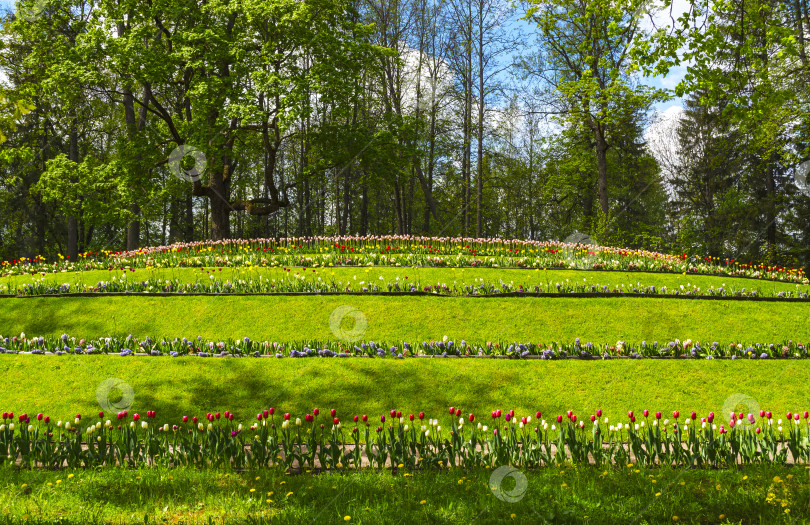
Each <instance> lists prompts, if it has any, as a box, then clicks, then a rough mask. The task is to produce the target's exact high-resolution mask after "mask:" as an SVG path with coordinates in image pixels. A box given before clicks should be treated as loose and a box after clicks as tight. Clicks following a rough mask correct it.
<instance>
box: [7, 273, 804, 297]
mask: <svg viewBox="0 0 810 525" xmlns="http://www.w3.org/2000/svg"><path fill="white" fill-rule="evenodd" d="M211 274H214V275H216V277H217V278H219V279H221V280H230V281H234V280H239V279H245V280H246V279H249V278H253V279H255V280H258V279H259V277H260V276H261V277H262V278H264V279H280V278H284V277H291V276H295V275H299V276H303V275H305V276H306V278H307V279H309V280H313V279H315V280H317V279H318V278H320V279H322V280H324V281H327V282H331V281H332V280H335V281H343V282H348V281H351V282H352V283H354V284H355V285H358V286H359V283H360V282H365V283H377V284H381V283H386V282H389V281H395V280H396V279H397V278H399V280H400V282H401V283H405V282H415V281H418V282H420V283H421V284H422V285H423V286H426V285H428V284H437V283H444V284H447V285H452V283H454V282H455V283H458V285H462V284H469V285H473V284H474V283H475V281H476V279H478V280H484V281H491V282H492V283H495V284H497V283H500V282H501V281H503V282H506V283H509V282H514V284H515V285H519V284H522V285H524V288H533V287H534V285H539V286H541V287H542V288H543V289H545V290H552V289H553V287H554V285H555V283H557V282H560V283H564V282H565V281H566V280H568V281H569V282H571V283H574V282H576V283H585V284H588V285H596V286H600V287H601V286H603V285H604V286H608V287H609V288H610V289H613V288H619V287H620V285H624V286H625V289H632V287H633V286H639V285H641V286H656V287H657V288H658V289H660V288H661V287H662V286H666V287H667V288H669V289H671V290H675V289H678V288H679V287H680V286H681V285H683V286H684V287H686V286H687V285H694V286H697V287H699V288H700V289H702V290H707V289H708V288H709V287H710V286H714V287H715V288H718V287H720V286H723V287H724V288H726V289H734V290H739V289H741V288H745V289H746V290H758V291H759V292H760V293H762V294H772V293H774V292H780V291H797V290H798V291H801V292H809V291H810V286H805V285H796V284H789V283H780V282H772V281H765V280H759V279H742V278H728V277H714V276H705V275H682V274H657V273H634V272H618V271H590V270H589V271H574V270H511V269H498V268H458V269H454V268H385V267H373V268H342V267H336V268H309V269H305V268H301V267H298V268H291V269H290V271H285V270H284V269H282V268H255V267H254V268H223V269H222V271H219V269H214V268H208V269H206V271H201V270H200V269H199V268H196V269H192V268H162V269H151V270H144V269H139V270H135V271H134V272H123V271H107V270H103V271H101V270H96V271H88V272H71V273H59V274H45V275H44V276H43V275H37V276H30V275H18V276H13V277H6V278H4V279H1V280H0V285H4V286H7V287H8V288H10V289H15V288H17V287H19V286H22V285H25V284H31V283H33V282H35V281H36V282H40V281H42V280H43V279H44V282H46V283H53V284H59V285H61V284H65V283H67V284H70V285H71V287H72V288H76V287H77V286H78V285H81V284H87V285H95V284H96V283H97V282H99V281H109V280H111V279H112V278H113V277H116V278H119V279H120V278H121V276H123V275H126V278H127V280H128V281H130V282H132V281H143V280H146V279H152V280H157V279H179V280H180V281H181V282H183V283H194V282H207V281H209V280H210V276H211ZM380 277H382V280H380ZM406 277H407V279H406Z"/></svg>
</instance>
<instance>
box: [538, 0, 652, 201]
mask: <svg viewBox="0 0 810 525" xmlns="http://www.w3.org/2000/svg"><path fill="white" fill-rule="evenodd" d="M644 5H645V1H644V0H631V1H629V2H627V1H618V0H596V1H588V0H555V1H549V0H533V1H532V2H531V7H530V8H529V10H528V11H527V13H526V17H525V18H526V19H528V20H530V21H532V22H533V23H535V24H536V27H537V32H536V35H537V38H538V41H539V43H540V55H539V56H537V57H535V59H534V60H527V61H526V62H524V67H527V68H529V69H530V70H531V71H532V72H533V73H534V74H536V75H538V76H540V77H541V78H542V80H543V82H544V83H545V84H546V86H547V88H548V89H549V90H550V91H552V92H553V93H555V94H557V108H556V111H557V112H558V113H559V115H560V120H561V122H563V123H565V124H567V125H571V126H580V125H582V126H584V127H585V128H586V129H588V130H589V132H590V136H591V143H592V147H593V148H594V151H595V153H596V161H597V192H596V193H597V197H598V200H599V205H600V208H601V212H602V213H603V214H604V215H608V214H609V213H610V200H609V195H608V155H607V152H608V149H609V148H610V147H611V143H610V141H609V137H610V136H611V129H612V127H613V126H614V124H615V122H616V119H617V114H618V112H619V111H620V109H621V108H626V107H630V108H641V107H647V106H649V105H650V104H651V103H652V102H655V101H658V100H664V99H665V97H666V93H665V92H663V91H661V90H656V89H652V88H649V87H645V86H639V85H634V84H633V83H632V82H631V80H630V75H631V74H632V73H633V72H634V71H635V64H634V63H633V61H632V60H631V56H630V51H631V49H632V48H633V47H634V46H636V45H639V38H642V40H643V35H644V32H643V31H642V29H641V15H640V14H639V13H640V10H641V8H642V7H643V6H644Z"/></svg>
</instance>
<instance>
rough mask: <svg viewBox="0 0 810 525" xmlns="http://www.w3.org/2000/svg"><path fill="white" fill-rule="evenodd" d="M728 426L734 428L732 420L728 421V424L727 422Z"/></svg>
mask: <svg viewBox="0 0 810 525" xmlns="http://www.w3.org/2000/svg"><path fill="white" fill-rule="evenodd" d="M728 426H730V427H734V420H733V419H732V420H731V421H729V422H728Z"/></svg>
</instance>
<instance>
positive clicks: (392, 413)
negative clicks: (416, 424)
mask: <svg viewBox="0 0 810 525" xmlns="http://www.w3.org/2000/svg"><path fill="white" fill-rule="evenodd" d="M395 417H397V411H396V410H392V411H391V419H393V418H395Z"/></svg>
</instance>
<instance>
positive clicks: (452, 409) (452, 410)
mask: <svg viewBox="0 0 810 525" xmlns="http://www.w3.org/2000/svg"><path fill="white" fill-rule="evenodd" d="M447 412H448V413H449V414H450V415H451V416H452V415H453V414H455V413H456V407H450V410H448V411H447Z"/></svg>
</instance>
